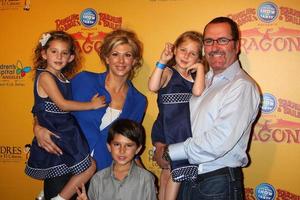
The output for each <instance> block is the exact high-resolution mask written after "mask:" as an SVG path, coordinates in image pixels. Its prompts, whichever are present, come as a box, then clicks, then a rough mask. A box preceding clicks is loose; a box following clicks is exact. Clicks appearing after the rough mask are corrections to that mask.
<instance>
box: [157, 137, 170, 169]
mask: <svg viewBox="0 0 300 200" xmlns="http://www.w3.org/2000/svg"><path fill="white" fill-rule="evenodd" d="M154 146H155V148H156V149H155V151H154V155H153V160H154V161H155V162H156V163H157V164H158V166H159V167H160V168H162V169H169V168H170V163H169V162H167V161H166V160H165V159H163V157H162V155H163V153H164V150H165V147H166V144H163V143H160V142H157V143H155V144H154Z"/></svg>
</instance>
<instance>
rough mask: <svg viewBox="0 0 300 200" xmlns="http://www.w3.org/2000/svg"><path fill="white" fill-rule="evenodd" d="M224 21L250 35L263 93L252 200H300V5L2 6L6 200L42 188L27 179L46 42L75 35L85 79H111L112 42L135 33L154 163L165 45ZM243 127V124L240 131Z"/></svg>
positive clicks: (291, 0) (175, 0)
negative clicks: (118, 33)
mask: <svg viewBox="0 0 300 200" xmlns="http://www.w3.org/2000/svg"><path fill="white" fill-rule="evenodd" d="M217 16H228V17H230V18H232V19H233V20H235V21H236V22H237V23H238V24H239V26H240V30H241V35H242V41H241V54H240V60H241V63H242V66H243V68H244V69H245V70H246V71H247V72H248V73H249V74H250V75H251V76H252V77H253V78H254V79H255V80H256V81H257V83H258V85H259V87H260V89H261V92H262V98H263V103H262V110H261V115H260V117H259V119H258V121H257V123H256V125H255V128H254V131H253V135H252V140H251V145H250V147H249V155H250V158H251V162H250V164H249V166H247V167H246V168H245V169H244V174H245V187H246V198H247V199H249V200H252V199H253V200H254V199H258V200H272V199H278V200H286V199H287V200H289V199H291V200H292V199H300V170H299V169H300V159H299V155H300V83H299V75H300V67H299V63H300V3H299V1H298V0H278V1H261V0H252V1H235V0H210V1H204V0H109V1H107V0H97V1H93V0H85V1H80V0H63V1H61V0H43V1H38V0H0V27H1V30H0V45H1V47H0V93H1V98H0V106H1V110H0V111H1V115H0V123H1V126H0V138H1V140H0V177H1V178H0V191H1V199H7V200H13V199H24V200H27V199H28V200H32V199H34V197H35V196H37V194H38V193H39V191H40V190H41V189H42V182H41V181H37V180H34V179H31V178H29V177H27V176H26V175H25V174H24V167H25V163H26V160H27V158H28V155H29V153H30V143H31V140H32V137H33V131H32V125H33V119H32V114H31V107H32V104H33V88H32V87H33V81H32V78H33V76H32V58H33V49H34V47H35V46H36V45H37V42H38V40H39V37H40V35H41V34H42V33H43V32H46V31H49V30H63V31H66V32H68V33H70V34H72V35H73V36H74V37H75V38H76V41H77V43H78V46H79V48H80V50H81V53H82V54H83V56H84V64H83V66H84V70H89V71H94V72H102V71H104V70H105V68H104V66H103V65H102V64H101V63H100V59H99V58H98V56H97V51H98V47H99V45H100V44H101V41H102V39H103V36H104V35H105V34H106V33H108V32H110V31H111V30H113V29H117V28H120V27H123V28H128V29H131V30H134V31H135V32H136V33H137V34H138V36H139V38H140V39H141V41H142V42H143V44H144V64H143V67H142V68H141V70H140V71H139V73H138V75H137V77H136V78H135V79H134V80H133V82H134V84H135V85H136V87H137V88H138V89H139V90H140V91H141V92H142V93H143V94H145V95H146V96H147V98H148V109H147V112H146V115H145V118H144V121H143V125H144V127H145V129H146V132H147V142H146V149H145V151H144V153H143V155H142V159H143V162H144V164H145V166H146V168H147V169H148V170H150V171H152V172H153V173H154V174H156V175H157V176H158V177H159V173H160V169H159V168H158V166H157V165H156V163H155V162H153V161H152V155H153V151H152V144H151V138H150V133H151V127H152V124H153V122H154V120H155V118H156V116H157V107H156V94H154V93H151V92H149V91H148V89H147V81H148V77H149V76H150V73H151V71H152V70H153V68H154V65H155V62H156V61H157V60H158V59H159V56H160V53H161V51H162V49H163V47H164V44H165V42H174V40H175V39H176V37H177V36H178V35H179V34H181V33H182V32H184V31H187V30H197V31H201V32H202V30H203V28H204V26H205V24H206V23H208V22H209V21H210V20H211V19H213V18H215V17H217ZM237 123H239V122H237Z"/></svg>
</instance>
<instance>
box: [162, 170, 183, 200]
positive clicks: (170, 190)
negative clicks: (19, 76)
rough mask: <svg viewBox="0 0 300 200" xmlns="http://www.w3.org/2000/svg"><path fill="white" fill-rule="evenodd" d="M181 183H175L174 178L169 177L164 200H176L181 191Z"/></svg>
mask: <svg viewBox="0 0 300 200" xmlns="http://www.w3.org/2000/svg"><path fill="white" fill-rule="evenodd" d="M179 187H180V183H178V182H174V181H173V179H172V177H171V176H169V179H168V182H167V185H166V190H165V198H164V200H176V198H177V195H178V191H179Z"/></svg>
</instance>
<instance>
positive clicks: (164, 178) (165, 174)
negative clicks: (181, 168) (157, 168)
mask: <svg viewBox="0 0 300 200" xmlns="http://www.w3.org/2000/svg"><path fill="white" fill-rule="evenodd" d="M169 178H170V170H169V169H162V170H161V173H160V180H159V191H158V199H159V200H164V199H165V191H166V187H167V184H168V180H169Z"/></svg>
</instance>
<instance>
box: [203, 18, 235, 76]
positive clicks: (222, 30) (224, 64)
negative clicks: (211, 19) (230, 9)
mask: <svg viewBox="0 0 300 200" xmlns="http://www.w3.org/2000/svg"><path fill="white" fill-rule="evenodd" d="M219 38H228V39H233V38H232V33H231V28H230V25H229V24H228V23H212V24H208V25H207V27H206V28H205V32H204V40H206V39H212V40H217V39H219ZM204 52H205V58H206V60H207V62H208V64H209V66H210V67H211V68H212V70H213V71H214V74H218V73H222V72H223V71H224V70H225V69H227V68H228V67H229V66H230V65H231V64H232V63H234V62H235V61H236V60H237V58H238V56H237V55H238V52H239V42H238V41H234V40H230V41H229V43H228V44H226V45H219V44H218V43H217V42H216V41H214V42H213V44H212V45H210V46H207V45H204Z"/></svg>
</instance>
